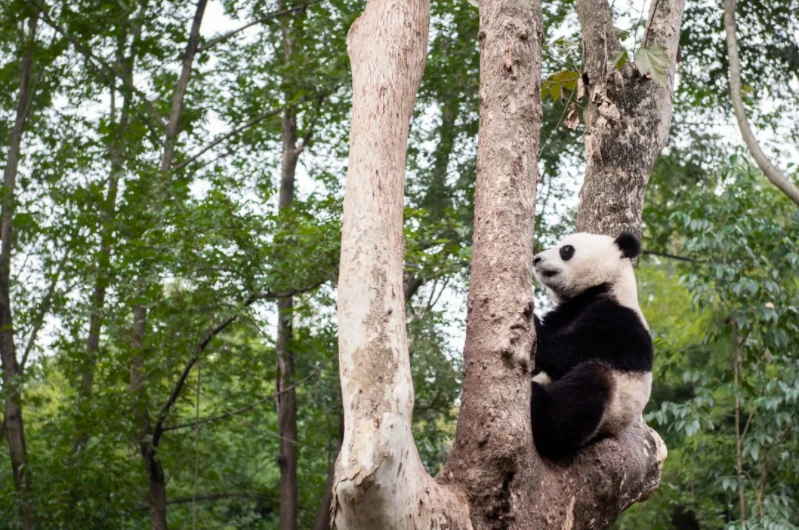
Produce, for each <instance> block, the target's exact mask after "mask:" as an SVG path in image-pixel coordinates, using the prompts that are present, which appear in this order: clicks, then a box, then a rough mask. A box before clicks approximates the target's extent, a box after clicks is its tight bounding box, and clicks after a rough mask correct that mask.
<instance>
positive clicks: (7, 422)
mask: <svg viewBox="0 0 799 530" xmlns="http://www.w3.org/2000/svg"><path fill="white" fill-rule="evenodd" d="M38 21H39V16H38V14H36V15H33V16H31V18H30V19H29V20H28V33H27V37H26V38H25V40H24V41H23V42H22V48H23V50H24V51H23V54H22V60H21V62H20V79H19V95H18V96H17V111H16V118H15V120H14V129H13V130H12V133H11V144H10V146H9V148H8V160H7V161H6V167H5V172H4V174H3V188H4V190H3V201H2V213H0V239H2V251H1V252H0V358H1V359H2V363H3V393H4V394H5V411H4V415H3V424H4V427H5V435H6V440H7V442H8V452H9V457H10V458H9V459H10V460H11V471H12V474H13V476H14V487H15V488H16V491H17V495H18V499H19V507H20V513H21V515H22V527H23V528H24V529H25V530H28V529H30V528H33V499H32V498H31V496H30V491H31V487H30V472H29V471H28V466H27V462H28V453H27V449H26V447H25V428H24V425H23V421H22V403H21V392H20V387H19V385H20V381H19V379H20V376H21V375H22V374H21V369H20V366H19V363H18V360H17V349H16V344H15V342H14V319H13V313H12V310H11V254H12V247H13V244H14V239H13V237H14V234H13V227H14V207H15V204H14V199H15V197H14V193H15V191H16V183H17V172H18V170H19V158H20V147H21V144H22V135H23V134H24V132H25V124H26V121H27V117H28V110H29V109H30V103H31V101H32V98H33V86H32V85H33V81H32V78H33V48H34V45H35V42H36V26H37V23H38Z"/></svg>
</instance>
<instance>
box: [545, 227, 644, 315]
mask: <svg viewBox="0 0 799 530" xmlns="http://www.w3.org/2000/svg"><path fill="white" fill-rule="evenodd" d="M639 251H640V243H639V242H638V239H637V238H635V236H632V235H630V234H624V235H622V236H620V237H619V238H617V239H613V238H612V237H610V236H604V235H597V234H587V233H584V232H581V233H577V234H572V235H570V236H567V237H565V238H564V239H563V240H561V241H560V242H559V243H558V244H557V245H556V246H554V247H552V248H550V249H547V250H545V251H543V252H541V253H540V254H537V255H536V256H535V259H534V264H535V277H536V279H537V280H538V282H539V283H540V284H541V285H543V286H544V287H546V288H547V289H548V290H549V292H550V293H551V294H552V296H553V298H554V299H555V301H556V302H558V303H560V302H563V301H565V300H568V299H570V298H573V297H575V296H577V295H579V294H580V293H582V292H584V291H586V290H587V289H590V288H591V287H595V286H597V285H601V284H603V283H606V284H609V285H610V288H611V293H612V294H613V295H614V296H615V298H616V299H617V300H618V301H619V303H621V304H622V305H625V306H628V307H631V308H633V309H635V310H636V311H638V296H637V294H636V286H635V275H634V273H633V266H632V261H631V260H630V258H632V257H635V256H637V255H638V252H639Z"/></svg>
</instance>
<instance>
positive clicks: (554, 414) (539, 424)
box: [531, 362, 613, 457]
mask: <svg viewBox="0 0 799 530" xmlns="http://www.w3.org/2000/svg"><path fill="white" fill-rule="evenodd" d="M612 390H613V376H612V374H611V370H610V368H609V367H608V366H607V365H605V364H603V363H598V362H588V363H585V364H581V365H580V366H578V367H577V368H575V369H574V370H572V371H570V372H569V373H568V374H566V376H565V377H563V378H562V379H559V380H557V381H556V382H554V383H553V384H552V385H550V386H548V387H543V386H541V385H539V384H538V383H533V397H532V408H531V413H532V422H533V438H534V440H535V446H536V449H538V452H539V454H542V455H545V456H550V457H551V456H560V455H563V454H568V453H571V452H574V450H575V449H579V448H580V447H582V446H583V445H585V443H586V442H587V441H588V440H590V439H591V437H592V436H593V435H594V433H595V432H596V429H597V427H598V426H599V422H600V421H601V420H602V414H603V413H604V412H605V405H606V403H608V401H609V400H610V393H611V391H612Z"/></svg>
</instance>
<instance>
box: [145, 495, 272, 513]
mask: <svg viewBox="0 0 799 530" xmlns="http://www.w3.org/2000/svg"><path fill="white" fill-rule="evenodd" d="M223 499H252V500H263V501H271V500H273V499H272V498H271V497H269V496H267V495H263V494H261V493H247V492H239V493H205V494H202V495H197V496H196V497H177V498H175V499H172V500H169V501H167V505H169V506H172V505H175V504H189V503H191V502H194V501H196V502H213V501H218V500H223ZM149 509H150V506H149V505H147V504H143V505H141V506H138V507H137V508H136V511H139V512H143V511H145V510H149Z"/></svg>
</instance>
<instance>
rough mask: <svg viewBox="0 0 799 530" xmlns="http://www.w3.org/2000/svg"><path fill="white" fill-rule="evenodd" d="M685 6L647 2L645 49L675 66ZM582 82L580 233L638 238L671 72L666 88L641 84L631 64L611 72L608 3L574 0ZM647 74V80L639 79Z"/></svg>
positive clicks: (613, 45) (615, 45)
mask: <svg viewBox="0 0 799 530" xmlns="http://www.w3.org/2000/svg"><path fill="white" fill-rule="evenodd" d="M684 6H685V0H660V1H657V2H652V8H651V9H650V11H649V19H648V22H647V25H646V30H645V32H644V39H643V42H642V43H641V45H642V46H643V47H651V46H663V47H665V48H666V54H667V55H668V57H669V59H670V60H671V62H672V63H674V62H676V60H677V47H678V45H679V39H680V23H681V21H682V13H683V7H684ZM577 15H578V17H579V19H580V27H581V29H582V37H583V72H584V78H585V77H587V79H588V84H587V85H586V97H587V98H588V101H587V103H586V108H585V112H584V114H583V117H584V119H585V134H584V136H583V139H584V142H585V158H586V170H585V182H584V183H583V187H582V189H581V190H580V208H579V211H578V215H577V230H578V231H581V232H592V233H597V234H608V235H614V236H616V235H618V234H619V233H620V232H621V231H622V230H624V229H627V230H632V231H633V232H635V233H637V234H638V235H639V236H640V235H641V214H642V212H643V208H644V193H645V192H646V188H647V184H648V183H649V176H650V175H651V174H652V168H653V167H654V165H655V159H656V158H657V156H658V154H659V153H660V150H661V149H663V147H665V145H666V142H667V141H668V138H669V127H670V126H671V113H672V106H673V95H672V86H673V83H674V70H673V69H671V70H670V75H669V81H668V83H667V85H666V86H663V85H660V84H658V83H656V82H655V81H654V80H653V79H650V78H646V77H642V75H641V74H642V73H639V72H638V71H636V70H635V69H634V68H633V66H632V64H631V63H628V64H627V65H626V66H624V67H623V68H622V70H621V72H619V71H617V70H616V68H615V65H614V58H615V57H616V56H617V54H618V52H619V50H621V46H620V44H619V39H618V37H617V36H616V31H615V30H614V27H613V20H612V18H611V12H610V7H609V6H608V2H607V0H578V2H577ZM643 74H646V72H643Z"/></svg>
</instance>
